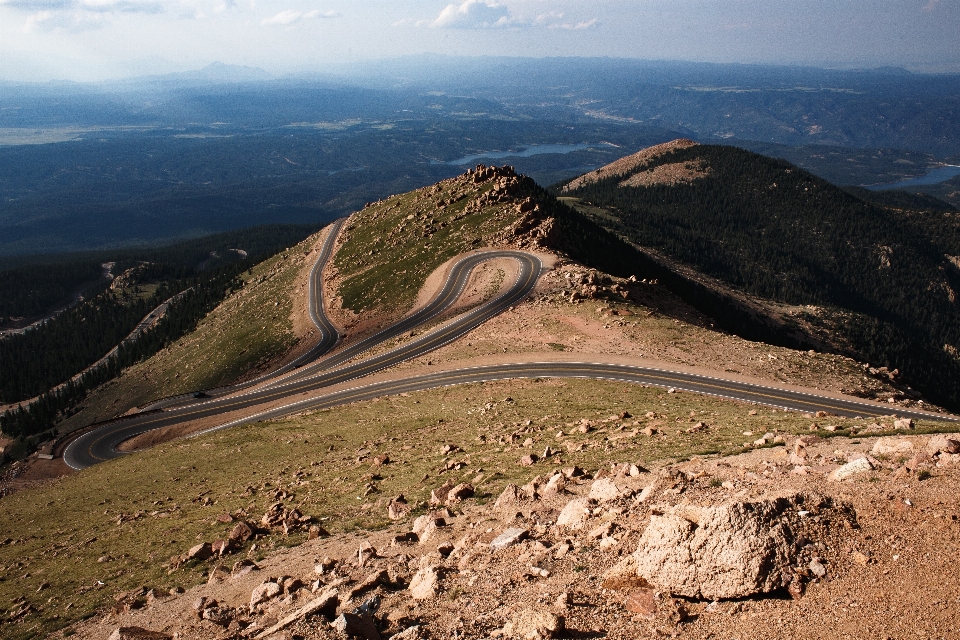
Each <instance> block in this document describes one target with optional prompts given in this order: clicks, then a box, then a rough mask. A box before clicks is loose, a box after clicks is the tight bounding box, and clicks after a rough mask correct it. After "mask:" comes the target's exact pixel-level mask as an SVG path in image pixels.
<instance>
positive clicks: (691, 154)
mask: <svg viewBox="0 0 960 640" xmlns="http://www.w3.org/2000/svg"><path fill="white" fill-rule="evenodd" d="M559 191H560V193H561V194H562V195H565V196H572V197H575V198H577V199H579V201H580V202H589V203H591V204H593V205H596V206H599V207H602V208H603V209H606V210H607V211H608V212H609V213H610V216H609V217H605V224H606V225H608V226H610V227H612V228H615V229H616V230H617V231H618V232H619V233H620V234H621V235H623V236H624V237H626V238H627V239H629V240H630V241H631V242H634V243H636V244H638V245H641V246H644V247H650V248H653V249H656V250H657V251H659V252H661V253H663V254H665V255H667V256H669V257H670V258H673V259H676V260H679V261H681V262H683V263H686V264H688V265H690V266H693V267H694V268H696V269H698V270H700V271H702V272H703V273H705V274H707V275H709V276H712V277H714V278H717V279H719V280H721V281H723V282H725V283H727V284H729V285H732V286H733V287H736V288H738V289H741V290H743V291H746V292H748V293H750V294H753V295H757V296H761V297H764V298H767V299H770V300H774V301H778V302H783V303H788V304H794V305H815V306H812V307H810V308H809V310H808V311H806V315H807V320H808V321H810V322H812V323H813V324H820V325H823V326H825V327H828V328H829V329H830V330H831V331H832V332H833V333H834V335H835V337H836V339H835V341H834V344H835V345H836V346H837V348H838V349H841V350H845V351H848V352H850V353H851V354H852V355H855V356H857V357H859V358H862V359H865V360H868V361H869V362H871V363H875V364H876V365H878V366H879V365H883V366H887V367H890V368H891V369H894V368H897V369H899V370H900V373H901V374H902V375H903V376H905V378H906V379H907V380H908V381H910V382H911V383H912V384H913V385H914V386H916V387H917V388H918V389H920V390H921V391H922V392H923V393H925V394H927V395H928V396H930V397H931V398H933V399H936V400H937V401H939V402H942V403H945V404H949V405H952V406H957V404H958V402H960V389H958V385H957V384H956V380H958V379H960V357H958V352H957V349H956V347H957V345H958V344H960V301H958V299H957V293H956V292H957V291H960V269H958V266H957V265H958V264H960V259H958V258H957V257H956V256H957V255H958V253H960V251H958V249H960V232H958V231H957V226H956V224H951V222H953V216H956V215H957V213H956V212H951V211H938V212H931V213H930V214H928V215H918V214H911V213H909V212H905V211H901V210H898V209H896V208H892V207H882V206H878V205H876V204H870V203H867V202H865V201H863V200H860V199H858V198H857V197H855V196H854V195H852V194H851V193H848V192H846V191H843V190H841V189H839V188H838V187H835V186H834V185H832V184H830V183H828V182H826V181H824V180H822V179H820V178H817V177H815V176H813V175H812V174H810V173H807V172H806V171H803V170H801V169H798V168H797V167H795V166H793V165H791V164H789V163H787V162H785V161H782V160H774V159H770V158H766V157H763V156H760V155H757V154H754V153H750V152H748V151H744V150H742V149H737V148H732V147H721V146H712V145H696V144H693V143H691V142H689V141H676V142H674V143H668V144H666V145H660V146H659V147H657V148H654V149H652V150H644V151H642V152H640V153H639V154H635V156H632V157H629V158H625V159H622V160H620V161H617V163H614V164H612V165H608V167H604V168H602V169H599V170H597V171H595V172H591V173H589V174H586V175H585V176H582V177H581V178H577V179H575V180H573V181H570V182H569V183H567V184H566V185H563V186H561V187H560V189H559ZM944 216H946V218H945V217H944Z"/></svg>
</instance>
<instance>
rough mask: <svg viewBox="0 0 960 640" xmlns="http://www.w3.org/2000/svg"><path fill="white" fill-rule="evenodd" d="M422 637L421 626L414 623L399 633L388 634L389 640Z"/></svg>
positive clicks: (412, 639) (417, 639)
mask: <svg viewBox="0 0 960 640" xmlns="http://www.w3.org/2000/svg"><path fill="white" fill-rule="evenodd" d="M423 637H424V636H423V627H421V626H420V625H418V624H415V625H413V626H412V627H407V628H406V629H404V630H403V631H401V632H399V633H395V634H393V635H392V636H390V640H422V638H423Z"/></svg>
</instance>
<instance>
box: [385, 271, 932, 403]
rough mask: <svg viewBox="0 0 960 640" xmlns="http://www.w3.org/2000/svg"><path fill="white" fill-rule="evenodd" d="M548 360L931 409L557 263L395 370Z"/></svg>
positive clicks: (637, 288) (665, 298)
mask: <svg viewBox="0 0 960 640" xmlns="http://www.w3.org/2000/svg"><path fill="white" fill-rule="evenodd" d="M604 282H605V283H606V284H604ZM587 283H595V284H587ZM557 352H562V355H563V356H564V358H565V359H571V360H577V359H579V360H591V361H592V360H595V359H597V360H599V361H616V362H620V363H625V364H629V363H631V362H632V363H635V364H637V365H641V366H659V367H662V368H668V369H669V368H677V367H680V368H682V369H684V370H689V371H693V372H696V373H702V374H704V375H713V376H717V377H720V378H729V379H737V380H744V381H750V382H761V383H773V384H775V385H776V386H786V387H794V388H805V389H806V390H816V391H819V392H824V393H827V394H830V393H833V392H839V393H841V394H844V395H846V396H853V397H857V398H863V399H868V400H874V401H879V402H886V403H887V404H888V406H889V407H890V411H891V412H895V411H896V409H897V407H910V408H912V409H921V410H927V411H940V409H939V408H938V407H936V406H935V405H932V404H930V403H927V402H924V401H922V400H920V399H919V398H918V396H917V394H915V393H913V392H912V391H911V390H910V389H909V388H906V387H904V386H902V385H900V384H899V383H897V382H896V376H893V374H892V373H891V372H884V371H880V370H878V369H870V368H869V367H867V366H866V365H863V364H861V363H858V362H856V361H855V360H852V359H850V358H847V357H844V356H840V355H834V354H829V353H820V352H815V351H804V350H796V349H789V348H786V347H776V346H771V345H768V344H765V343H762V342H752V341H750V340H745V339H743V338H740V337H738V336H735V335H731V334H728V333H724V332H722V331H720V330H718V329H716V328H715V327H714V325H713V322H712V320H711V319H710V318H708V317H706V316H704V315H703V314H701V313H699V312H698V311H697V310H696V309H693V308H692V307H690V306H689V305H687V304H686V303H685V302H683V300H681V299H680V298H679V297H678V296H676V295H674V294H673V293H672V292H670V291H669V290H667V289H666V288H665V287H663V286H662V285H659V284H657V283H656V282H648V281H640V282H631V281H630V280H628V279H623V278H610V277H608V276H605V275H603V274H600V273H598V272H596V271H592V270H589V269H585V268H584V267H582V266H580V265H578V264H575V263H569V262H559V263H558V264H557V265H556V266H555V268H554V269H553V270H552V271H549V272H547V273H545V274H544V276H543V277H542V278H541V280H540V282H539V283H538V284H537V287H536V289H535V291H534V293H533V295H532V296H531V297H530V298H529V299H528V300H526V301H524V302H523V303H522V304H518V305H516V306H515V307H514V308H513V309H511V310H510V311H508V312H506V313H503V314H500V315H499V316H497V317H495V318H493V319H491V320H489V321H488V322H486V323H485V324H484V325H483V326H481V327H478V328H477V329H475V330H473V331H472V332H471V333H469V334H468V335H466V336H464V338H462V339H460V340H458V341H456V342H453V343H451V344H448V345H446V346H444V347H442V348H441V349H438V350H437V351H434V352H432V353H430V354H428V355H426V356H424V357H422V358H419V359H416V360H413V361H411V362H409V363H405V364H402V365H399V366H398V367H397V368H396V370H397V371H403V370H404V369H407V368H410V369H412V368H419V367H423V366H426V365H427V364H428V363H433V364H434V365H436V364H437V363H440V364H441V365H442V366H443V367H445V368H455V367H456V366H458V364H457V363H459V366H471V365H473V364H480V363H481V362H484V361H485V359H487V358H491V359H492V360H491V362H492V361H494V360H495V361H497V362H501V361H503V358H514V359H515V360H516V361H517V362H520V361H530V360H531V359H533V360H537V359H551V358H550V357H549V356H550V354H556V353H557ZM501 356H502V357H501ZM468 362H469V364H468ZM891 400H892V402H891Z"/></svg>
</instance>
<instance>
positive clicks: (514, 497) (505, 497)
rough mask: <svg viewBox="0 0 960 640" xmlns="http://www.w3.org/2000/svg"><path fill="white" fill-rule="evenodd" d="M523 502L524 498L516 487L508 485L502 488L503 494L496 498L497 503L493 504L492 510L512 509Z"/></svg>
mask: <svg viewBox="0 0 960 640" xmlns="http://www.w3.org/2000/svg"><path fill="white" fill-rule="evenodd" d="M525 500H526V496H525V495H524V494H523V492H522V491H520V488H519V487H518V486H517V485H515V484H508V485H507V486H506V487H504V488H503V492H502V493H501V494H500V497H498V498H497V501H496V502H494V503H493V508H494V509H498V510H503V509H512V508H514V507H515V506H516V505H518V504H520V503H521V502H524V501H525Z"/></svg>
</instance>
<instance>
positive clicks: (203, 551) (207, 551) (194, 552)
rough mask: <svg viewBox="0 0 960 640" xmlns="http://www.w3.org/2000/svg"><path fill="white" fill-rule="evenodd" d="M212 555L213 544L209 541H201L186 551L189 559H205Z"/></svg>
mask: <svg viewBox="0 0 960 640" xmlns="http://www.w3.org/2000/svg"><path fill="white" fill-rule="evenodd" d="M212 557H213V546H212V545H211V544H210V543H209V542H201V543H200V544H198V545H196V546H195V547H191V548H190V551H188V552H187V558H189V559H190V560H207V559H209V558H212Z"/></svg>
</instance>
